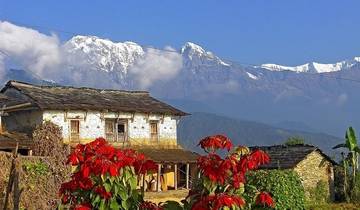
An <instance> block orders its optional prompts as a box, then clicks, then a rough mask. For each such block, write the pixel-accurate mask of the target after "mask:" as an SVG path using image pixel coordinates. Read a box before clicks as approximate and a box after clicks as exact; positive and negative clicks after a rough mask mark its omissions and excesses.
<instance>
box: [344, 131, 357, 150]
mask: <svg viewBox="0 0 360 210" xmlns="http://www.w3.org/2000/svg"><path fill="white" fill-rule="evenodd" d="M345 138H346V144H347V146H348V148H349V150H350V151H354V149H355V147H356V146H357V139H356V135H355V131H354V129H353V128H352V127H349V128H348V129H347V131H346V135H345Z"/></svg>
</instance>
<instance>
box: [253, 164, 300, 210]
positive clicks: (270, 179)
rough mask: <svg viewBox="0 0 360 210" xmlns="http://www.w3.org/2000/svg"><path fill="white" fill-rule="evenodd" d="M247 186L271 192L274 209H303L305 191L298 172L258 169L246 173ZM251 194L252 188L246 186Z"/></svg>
mask: <svg viewBox="0 0 360 210" xmlns="http://www.w3.org/2000/svg"><path fill="white" fill-rule="evenodd" d="M247 183H248V186H256V187H257V188H258V189H259V190H264V191H268V192H271V193H272V196H273V198H274V200H276V204H275V209H304V205H305V192H304V188H303V186H302V184H301V180H300V178H299V176H298V174H297V173H296V172H294V171H290V170H267V171H264V170H259V171H253V172H250V173H248V174H247ZM246 194H247V195H248V196H249V195H250V196H252V194H253V190H252V188H250V187H248V188H246Z"/></svg>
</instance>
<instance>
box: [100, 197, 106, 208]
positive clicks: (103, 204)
mask: <svg viewBox="0 0 360 210" xmlns="http://www.w3.org/2000/svg"><path fill="white" fill-rule="evenodd" d="M105 202H106V201H105V199H102V200H101V202H100V206H99V210H105V209H106V206H105Z"/></svg>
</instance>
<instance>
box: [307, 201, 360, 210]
mask: <svg viewBox="0 0 360 210" xmlns="http://www.w3.org/2000/svg"><path fill="white" fill-rule="evenodd" d="M306 209H308V210H325V209H326V210H328V209H332V210H345V209H346V210H356V209H360V205H359V204H351V203H329V204H320V205H309V206H307V207H306Z"/></svg>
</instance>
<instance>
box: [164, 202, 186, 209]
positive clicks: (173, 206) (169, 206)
mask: <svg viewBox="0 0 360 210" xmlns="http://www.w3.org/2000/svg"><path fill="white" fill-rule="evenodd" d="M162 207H163V209H164V210H183V208H182V207H181V205H180V203H178V202H176V201H166V202H165V203H164V204H163V205H162Z"/></svg>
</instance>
